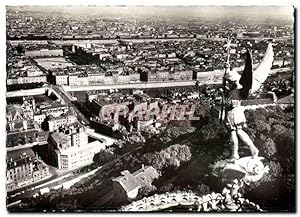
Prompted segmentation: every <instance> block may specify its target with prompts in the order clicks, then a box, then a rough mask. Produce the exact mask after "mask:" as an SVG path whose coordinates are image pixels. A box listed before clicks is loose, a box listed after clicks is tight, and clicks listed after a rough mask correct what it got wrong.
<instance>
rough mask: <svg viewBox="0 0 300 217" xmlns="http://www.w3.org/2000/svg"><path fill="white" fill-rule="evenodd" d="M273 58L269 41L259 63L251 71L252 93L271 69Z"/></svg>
mask: <svg viewBox="0 0 300 217" xmlns="http://www.w3.org/2000/svg"><path fill="white" fill-rule="evenodd" d="M273 60H274V51H273V46H272V44H271V43H269V45H268V48H267V50H266V53H265V55H264V57H263V59H262V61H261V63H260V64H259V65H258V67H257V68H256V69H255V70H254V71H253V78H252V87H251V92H252V93H254V92H256V91H257V90H258V89H259V88H260V87H261V85H262V84H263V83H264V82H265V80H266V79H267V77H268V75H269V73H270V71H271V67H272V64H273Z"/></svg>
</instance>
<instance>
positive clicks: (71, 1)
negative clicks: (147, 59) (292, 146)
mask: <svg viewBox="0 0 300 217" xmlns="http://www.w3.org/2000/svg"><path fill="white" fill-rule="evenodd" d="M299 2H300V1H299V0H263V1H262V0H251V1H241V0H230V1H224V0H223V1H222V0H210V1H197V0H164V1H162V0H111V1H108V0H104V1H103V0H102V1H96V0H63V1H62V0H45V1H41V0H40V1H37V0H30V1H24V0H2V1H1V8H0V10H1V12H0V14H1V15H0V34H1V37H0V39H1V43H0V53H1V54H0V55H1V58H0V63H1V64H0V67H1V68H0V69H1V76H0V82H1V83H0V88H1V91H0V104H1V106H0V123H1V124H0V138H1V141H3V142H2V144H1V146H0V147H1V151H0V154H1V155H2V156H1V157H0V159H1V174H0V177H1V179H2V182H1V183H2V184H1V185H0V195H1V196H0V214H2V216H7V215H8V213H7V211H6V201H5V196H6V192H5V169H6V163H5V154H6V150H5V146H6V145H5V137H6V133H5V120H6V119H5V101H6V100H5V92H6V87H5V83H6V81H5V77H6V67H5V61H6V45H5V43H6V39H5V37H6V35H5V33H6V29H5V28H6V27H5V26H6V24H5V22H6V21H5V19H6V18H5V14H6V10H5V5H162V6H169V5H172V6H176V5H180V6H181V5H183V6H191V5H192V6H193V5H228V6H229V5H231V6H233V5H243V6H251V5H253V6H254V5H255V6H257V5H261V6H263V5H270V6H271V5H278V6H288V5H289V6H291V5H294V6H295V7H296V8H297V9H298V12H297V13H298V16H299V13H300V12H299V8H300V7H299ZM266 13H267V11H266ZM297 21H298V19H297ZM298 31H299V22H297V33H296V34H297V40H296V42H297V44H298V40H299V38H298V36H299V32H298ZM296 47H297V48H298V46H296ZM298 49H299V48H298ZM297 54H298V52H297ZM296 61H297V63H299V62H300V61H299V54H298V55H297V60H296ZM297 68H299V64H297ZM299 83H300V76H299V75H298V76H297V84H298V85H299ZM297 89H299V87H297ZM297 92H298V91H297ZM297 102H299V94H298V93H297ZM297 112H298V114H297V125H298V123H299V111H298V109H297ZM297 134H298V135H300V134H299V129H297ZM298 137H299V136H298ZM298 140H299V138H298ZM297 145H298V144H296V149H297V158H298V157H299V150H300V148H299V147H298V146H297ZM296 162H297V165H296V166H297V173H296V180H297V178H298V174H299V165H298V162H299V161H298V159H297V161H296ZM297 181H298V180H297ZM296 183H297V182H296ZM296 187H297V197H296V199H298V200H297V206H296V208H298V207H299V206H298V204H299V198H298V195H299V194H298V193H299V186H298V185H297V184H296ZM72 214H75V213H72ZM112 214H113V213H112ZM11 215H16V214H10V216H11ZM18 215H20V214H18ZM30 215H31V214H30ZM63 215H65V214H63ZM85 215H86V214H85ZM113 215H115V214H113ZM125 215H128V214H125ZM155 215H156V214H155ZM180 215H181V216H182V215H185V214H180ZM210 215H211V214H210ZM212 215H215V214H212ZM217 215H218V214H217ZM238 215H239V214H238Z"/></svg>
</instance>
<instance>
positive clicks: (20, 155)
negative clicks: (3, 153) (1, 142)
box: [6, 148, 50, 191]
mask: <svg viewBox="0 0 300 217" xmlns="http://www.w3.org/2000/svg"><path fill="white" fill-rule="evenodd" d="M6 164H7V170H6V189H7V191H12V190H15V189H17V188H20V187H23V186H26V185H29V184H31V183H34V182H38V181H41V180H44V179H46V178H49V177H50V173H49V167H48V166H47V165H46V164H44V163H43V162H42V161H41V160H39V159H38V157H36V156H35V154H34V152H33V151H32V149H30V148H26V149H21V150H15V151H10V152H8V153H7V157H6Z"/></svg>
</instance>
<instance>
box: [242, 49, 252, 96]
mask: <svg viewBox="0 0 300 217" xmlns="http://www.w3.org/2000/svg"><path fill="white" fill-rule="evenodd" d="M252 77H253V73H252V55H251V53H250V51H249V50H247V53H246V59H245V68H244V71H243V74H242V76H241V78H240V84H241V85H242V86H243V88H242V89H241V90H240V97H241V99H247V97H248V96H249V92H250V89H251V88H252V81H253V78H252Z"/></svg>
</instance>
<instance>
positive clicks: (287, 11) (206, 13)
mask: <svg viewBox="0 0 300 217" xmlns="http://www.w3.org/2000/svg"><path fill="white" fill-rule="evenodd" d="M15 7H16V8H14V9H19V10H22V9H23V10H24V9H25V10H28V9H29V10H34V11H36V10H42V11H56V12H60V13H68V14H75V15H76V14H78V15H97V14H102V15H111V16H117V15H119V16H130V15H135V16H168V17H172V16H174V17H185V16H190V17H207V18H219V17H220V18H221V17H228V18H232V17H234V18H239V17H241V18H250V19H251V18H253V19H270V18H271V19H282V20H293V12H294V8H293V7H292V6H225V7H224V6H171V7H170V6H59V7H56V6H39V7H31V6H23V7H22V9H20V8H19V6H15ZM10 8H12V7H11V6H9V7H8V9H10Z"/></svg>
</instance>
